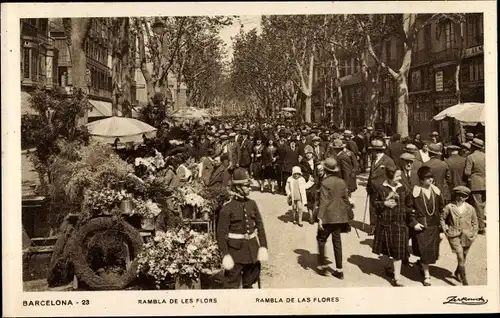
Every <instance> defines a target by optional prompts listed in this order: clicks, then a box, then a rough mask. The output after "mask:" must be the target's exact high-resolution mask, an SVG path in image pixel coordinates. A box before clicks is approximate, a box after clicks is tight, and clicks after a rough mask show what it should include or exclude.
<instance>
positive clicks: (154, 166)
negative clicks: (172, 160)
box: [134, 149, 166, 175]
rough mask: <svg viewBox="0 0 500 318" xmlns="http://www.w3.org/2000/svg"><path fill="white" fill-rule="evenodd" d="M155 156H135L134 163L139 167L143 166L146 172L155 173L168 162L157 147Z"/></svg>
mask: <svg viewBox="0 0 500 318" xmlns="http://www.w3.org/2000/svg"><path fill="white" fill-rule="evenodd" d="M154 151H155V156H154V157H146V158H141V157H138V158H135V162H134V165H135V167H137V168H142V169H143V170H144V171H145V174H148V175H153V174H154V173H155V172H157V171H158V170H160V169H162V168H164V167H165V165H166V162H165V159H164V158H163V155H162V154H161V153H160V152H159V151H158V150H156V149H154Z"/></svg>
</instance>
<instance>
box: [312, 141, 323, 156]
mask: <svg viewBox="0 0 500 318" xmlns="http://www.w3.org/2000/svg"><path fill="white" fill-rule="evenodd" d="M312 147H313V151H314V157H315V158H316V160H319V161H321V160H323V159H324V158H325V148H323V147H322V146H321V137H319V136H315V137H314V138H313V139H312Z"/></svg>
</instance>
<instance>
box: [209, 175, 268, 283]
mask: <svg viewBox="0 0 500 318" xmlns="http://www.w3.org/2000/svg"><path fill="white" fill-rule="evenodd" d="M231 187H232V192H233V193H232V194H233V199H232V200H231V201H229V202H228V203H226V204H225V205H224V206H223V207H222V209H221V210H220V212H219V223H218V226H217V241H218V245H219V249H220V251H221V253H222V255H224V257H223V260H222V265H223V267H224V269H225V273H224V278H225V281H224V288H227V289H232V288H235V289H237V288H240V285H241V286H243V288H252V285H253V284H254V283H255V282H257V281H258V279H259V277H260V262H261V261H262V262H263V261H267V239H266V232H265V230H264V224H263V222H262V217H261V215H260V212H259V208H258V207H257V204H256V203H255V201H254V200H251V199H249V198H248V195H249V194H250V189H251V187H250V177H249V176H248V172H247V171H246V170H245V169H242V168H238V169H236V170H235V171H234V173H233V178H232V185H231Z"/></svg>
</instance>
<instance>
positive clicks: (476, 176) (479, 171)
mask: <svg viewBox="0 0 500 318" xmlns="http://www.w3.org/2000/svg"><path fill="white" fill-rule="evenodd" d="M464 174H465V176H466V177H467V178H468V186H469V189H470V190H471V193H472V194H471V197H472V206H474V208H475V209H476V213H477V218H478V222H479V234H484V233H485V227H486V222H485V214H484V212H485V211H484V207H485V205H486V157H485V155H484V142H483V141H482V140H481V139H478V138H474V139H473V140H472V142H471V154H470V155H468V156H467V159H466V161H465V170H464Z"/></svg>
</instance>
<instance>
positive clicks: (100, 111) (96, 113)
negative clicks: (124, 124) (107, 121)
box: [89, 99, 122, 118]
mask: <svg viewBox="0 0 500 318" xmlns="http://www.w3.org/2000/svg"><path fill="white" fill-rule="evenodd" d="M89 103H90V104H91V105H92V110H91V111H90V112H89V118H95V117H111V116H113V111H112V106H111V103H110V102H104V101H100V100H95V99H90V100H89ZM121 115H122V113H121V111H120V110H118V114H117V116H121Z"/></svg>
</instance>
